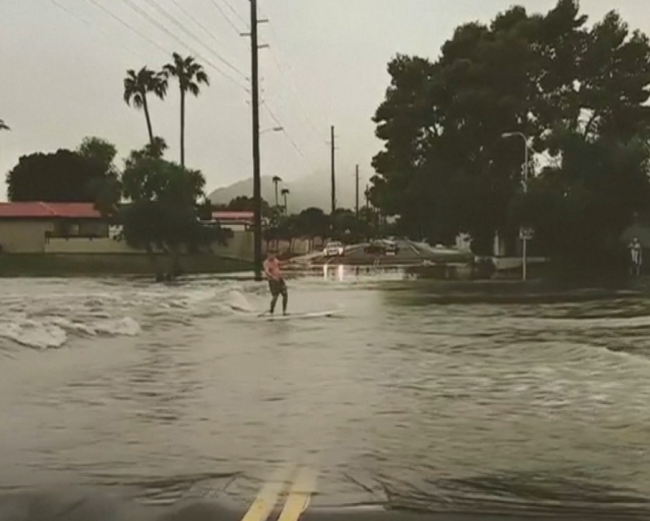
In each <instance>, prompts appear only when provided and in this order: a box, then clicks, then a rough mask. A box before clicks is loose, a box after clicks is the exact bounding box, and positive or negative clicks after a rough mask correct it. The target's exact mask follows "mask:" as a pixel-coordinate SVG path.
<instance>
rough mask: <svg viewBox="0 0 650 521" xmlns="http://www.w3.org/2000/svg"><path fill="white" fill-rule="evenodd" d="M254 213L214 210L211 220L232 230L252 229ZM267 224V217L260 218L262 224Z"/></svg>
mask: <svg viewBox="0 0 650 521" xmlns="http://www.w3.org/2000/svg"><path fill="white" fill-rule="evenodd" d="M254 219H255V214H254V213H253V212H240V211H231V210H215V211H213V212H212V220H214V221H216V222H218V223H219V225H220V226H221V227H222V228H230V229H231V230H232V231H250V230H252V229H253V221H254ZM267 224H268V219H266V218H262V225H263V226H265V225H267Z"/></svg>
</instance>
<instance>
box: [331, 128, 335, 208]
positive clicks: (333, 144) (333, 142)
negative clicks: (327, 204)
mask: <svg viewBox="0 0 650 521" xmlns="http://www.w3.org/2000/svg"><path fill="white" fill-rule="evenodd" d="M330 131H331V134H332V141H331V146H332V215H334V212H336V141H335V140H336V136H335V135H334V126H333V125H332V128H331V129H330Z"/></svg>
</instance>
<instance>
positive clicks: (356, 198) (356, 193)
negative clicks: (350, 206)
mask: <svg viewBox="0 0 650 521" xmlns="http://www.w3.org/2000/svg"><path fill="white" fill-rule="evenodd" d="M354 180H355V184H354V201H355V203H354V204H355V210H356V214H357V219H358V218H359V165H357V169H356V172H355V173H354Z"/></svg>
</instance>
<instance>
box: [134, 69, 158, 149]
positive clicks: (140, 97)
mask: <svg viewBox="0 0 650 521" xmlns="http://www.w3.org/2000/svg"><path fill="white" fill-rule="evenodd" d="M166 93H167V76H166V75H165V74H163V73H161V72H156V71H152V70H151V69H148V68H147V67H142V68H141V69H140V70H139V71H137V72H136V71H135V70H133V69H129V70H127V71H126V78H124V101H125V103H126V104H127V105H131V104H133V106H134V107H135V108H136V109H142V111H143V112H144V117H145V120H146V122H147V132H148V134H149V143H151V144H153V143H154V139H155V138H154V133H153V127H152V125H151V112H150V110H149V99H148V97H147V96H148V95H149V94H153V95H154V96H157V97H158V98H160V99H164V98H165V95H166Z"/></svg>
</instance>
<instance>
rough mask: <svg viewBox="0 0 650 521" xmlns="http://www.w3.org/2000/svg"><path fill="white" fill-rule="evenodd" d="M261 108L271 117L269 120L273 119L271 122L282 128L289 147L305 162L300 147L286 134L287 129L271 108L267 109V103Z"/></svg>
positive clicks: (305, 158)
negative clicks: (289, 144)
mask: <svg viewBox="0 0 650 521" xmlns="http://www.w3.org/2000/svg"><path fill="white" fill-rule="evenodd" d="M263 106H264V108H265V109H266V111H267V112H268V113H269V116H271V118H272V119H273V121H275V122H276V123H277V124H278V127H282V133H283V134H284V135H285V136H287V139H288V140H289V142H290V143H291V145H292V146H293V148H295V149H296V152H298V154H300V156H301V157H302V158H303V159H304V160H305V161H306V160H307V157H306V156H305V154H303V152H302V150H300V147H299V146H298V145H297V144H296V142H295V141H294V139H293V138H292V137H291V135H289V133H288V132H287V129H286V128H284V125H283V124H282V121H280V118H278V117H277V116H276V115H275V113H274V112H273V111H272V110H271V107H269V105H268V103H267V102H266V101H264V102H263Z"/></svg>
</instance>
